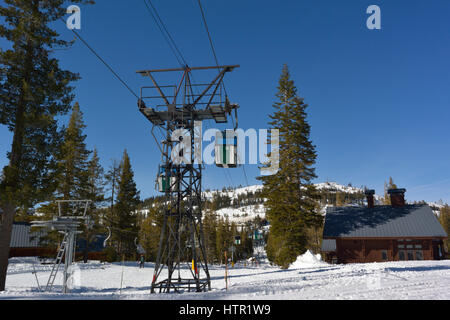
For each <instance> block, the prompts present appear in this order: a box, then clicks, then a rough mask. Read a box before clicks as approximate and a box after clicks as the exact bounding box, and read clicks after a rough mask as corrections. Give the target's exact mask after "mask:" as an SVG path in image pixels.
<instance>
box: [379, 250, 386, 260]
mask: <svg viewBox="0 0 450 320" xmlns="http://www.w3.org/2000/svg"><path fill="white" fill-rule="evenodd" d="M381 260H383V261H388V252H387V251H386V250H383V251H381Z"/></svg>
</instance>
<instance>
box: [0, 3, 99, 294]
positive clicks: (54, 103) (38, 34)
mask: <svg viewBox="0 0 450 320" xmlns="http://www.w3.org/2000/svg"><path fill="white" fill-rule="evenodd" d="M3 3H4V4H2V5H1V6H0V16H2V17H3V19H4V21H5V23H4V24H2V25H0V37H2V38H4V39H6V40H7V41H9V42H10V43H11V44H12V47H11V49H8V50H4V51H3V50H0V68H1V70H2V78H1V79H0V81H1V82H0V87H1V88H2V89H1V90H0V124H2V125H6V126H7V127H8V129H9V130H10V131H11V132H12V133H13V141H12V147H11V151H10V152H9V153H8V159H9V164H8V165H7V166H6V167H5V168H4V169H3V175H2V179H1V182H0V195H1V198H0V202H1V203H0V205H1V208H2V211H3V214H2V217H1V227H0V291H3V290H5V283H6V274H7V269H8V257H9V249H10V247H9V246H10V240H11V233H12V224H13V220H14V216H15V213H16V211H18V210H20V209H24V208H32V207H33V206H34V205H35V204H36V203H37V202H40V201H42V200H46V199H47V197H48V195H49V194H51V193H52V191H53V190H52V188H54V187H55V185H54V184H53V183H52V182H53V177H52V166H53V165H54V159H53V157H52V156H53V154H54V151H55V148H56V146H57V145H58V140H59V139H60V138H61V137H60V135H59V134H58V126H57V121H56V119H55V118H56V116H58V115H61V114H66V113H67V111H68V109H69V106H70V103H71V101H72V99H73V95H72V90H73V88H72V87H71V86H70V83H71V82H72V81H75V80H77V79H78V78H79V76H78V75H77V74H74V73H72V72H69V71H65V70H62V69H61V68H60V66H59V63H58V60H57V59H55V58H54V57H52V56H51V51H52V49H53V48H55V47H59V48H61V47H68V46H69V43H68V42H66V41H64V40H61V39H60V38H59V34H58V33H57V32H56V31H54V30H53V29H51V28H50V25H51V24H52V23H53V22H54V21H57V20H59V19H60V18H61V17H63V16H64V15H65V13H66V8H65V7H64V6H63V4H64V1H59V0H57V1H40V0H27V1H24V0H5V1H4V2H3ZM72 3H93V1H90V0H73V1H72ZM25 210H26V209H25Z"/></svg>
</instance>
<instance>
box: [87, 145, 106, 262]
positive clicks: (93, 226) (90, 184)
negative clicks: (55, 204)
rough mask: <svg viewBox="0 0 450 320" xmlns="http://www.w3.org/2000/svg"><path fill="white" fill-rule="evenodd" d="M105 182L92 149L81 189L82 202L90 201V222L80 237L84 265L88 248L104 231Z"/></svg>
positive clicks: (96, 153)
mask: <svg viewBox="0 0 450 320" xmlns="http://www.w3.org/2000/svg"><path fill="white" fill-rule="evenodd" d="M104 188H105V180H104V170H103V167H102V166H101V165H100V158H99V157H98V151H97V149H94V151H93V153H92V157H91V158H90V160H89V162H88V163H87V181H86V186H85V188H83V194H82V195H81V197H82V198H83V200H91V204H90V208H89V218H90V221H89V223H88V225H86V226H84V229H83V234H82V236H81V238H82V239H84V241H85V248H84V256H83V260H84V262H85V263H86V262H87V260H88V254H89V247H90V244H91V242H92V241H93V240H94V237H95V235H96V234H97V233H99V232H101V231H104V228H103V227H102V225H101V222H102V220H103V219H102V218H103V211H102V210H101V208H100V207H101V205H102V204H103V203H104V202H105V190H104Z"/></svg>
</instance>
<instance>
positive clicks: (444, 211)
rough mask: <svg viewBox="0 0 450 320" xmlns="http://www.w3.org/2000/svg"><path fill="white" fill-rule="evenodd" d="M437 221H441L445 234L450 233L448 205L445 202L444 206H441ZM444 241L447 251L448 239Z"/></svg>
mask: <svg viewBox="0 0 450 320" xmlns="http://www.w3.org/2000/svg"><path fill="white" fill-rule="evenodd" d="M439 222H440V223H441V225H442V227H443V228H444V230H445V232H447V234H448V235H450V206H449V205H448V204H446V205H445V206H444V207H442V208H441V210H440V215H439ZM444 243H445V245H446V250H447V252H449V250H450V239H449V238H447V240H444Z"/></svg>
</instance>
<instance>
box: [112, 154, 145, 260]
mask: <svg viewBox="0 0 450 320" xmlns="http://www.w3.org/2000/svg"><path fill="white" fill-rule="evenodd" d="M139 203H140V199H139V191H138V190H137V188H136V183H135V182H134V173H133V170H132V168H131V163H130V158H129V156H128V153H127V151H126V150H125V151H124V153H123V158H122V162H121V164H120V176H119V181H118V192H117V203H116V205H115V210H114V219H113V221H114V230H115V231H116V232H115V238H116V239H115V240H116V241H117V245H118V253H119V255H120V256H122V255H125V256H126V257H129V258H131V257H133V254H134V253H135V251H136V250H135V245H134V240H135V238H137V236H138V226H137V217H136V210H137V208H138V205H139Z"/></svg>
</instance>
